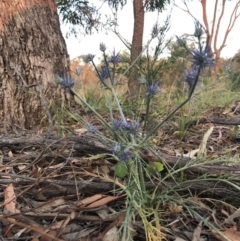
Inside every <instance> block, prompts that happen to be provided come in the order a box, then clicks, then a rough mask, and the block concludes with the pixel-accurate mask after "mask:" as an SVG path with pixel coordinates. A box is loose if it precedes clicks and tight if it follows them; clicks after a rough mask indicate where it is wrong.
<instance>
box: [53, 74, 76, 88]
mask: <svg viewBox="0 0 240 241" xmlns="http://www.w3.org/2000/svg"><path fill="white" fill-rule="evenodd" d="M55 81H56V82H57V83H58V84H60V85H62V87H64V88H72V87H73V86H74V85H75V81H74V80H73V79H71V78H70V77H67V76H63V77H60V76H56V77H55Z"/></svg>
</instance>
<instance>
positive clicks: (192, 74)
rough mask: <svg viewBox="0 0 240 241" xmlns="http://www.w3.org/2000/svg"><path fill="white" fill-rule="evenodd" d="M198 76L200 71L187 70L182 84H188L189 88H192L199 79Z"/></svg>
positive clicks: (194, 69)
mask: <svg viewBox="0 0 240 241" xmlns="http://www.w3.org/2000/svg"><path fill="white" fill-rule="evenodd" d="M197 75H198V70H197V69H196V68H193V69H191V70H185V72H184V76H183V78H182V82H186V83H187V84H188V86H189V87H190V88H191V87H192V86H193V84H194V82H195V80H196V78H197Z"/></svg>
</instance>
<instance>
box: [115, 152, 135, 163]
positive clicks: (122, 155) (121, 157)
mask: <svg viewBox="0 0 240 241" xmlns="http://www.w3.org/2000/svg"><path fill="white" fill-rule="evenodd" d="M131 157H132V155H131V153H130V152H129V151H124V152H122V153H120V154H119V155H118V158H119V160H120V161H122V162H127V161H129V160H130V159H131Z"/></svg>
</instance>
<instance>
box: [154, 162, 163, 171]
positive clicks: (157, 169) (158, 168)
mask: <svg viewBox="0 0 240 241" xmlns="http://www.w3.org/2000/svg"><path fill="white" fill-rule="evenodd" d="M153 165H154V166H155V168H156V171H157V172H161V171H162V170H163V169H164V166H163V164H162V163H161V162H153Z"/></svg>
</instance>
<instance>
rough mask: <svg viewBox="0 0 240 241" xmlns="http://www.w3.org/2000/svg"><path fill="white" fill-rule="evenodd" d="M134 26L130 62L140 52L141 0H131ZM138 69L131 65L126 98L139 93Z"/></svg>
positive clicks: (133, 97) (142, 11)
mask: <svg viewBox="0 0 240 241" xmlns="http://www.w3.org/2000/svg"><path fill="white" fill-rule="evenodd" d="M133 13H134V27H133V38H132V49H131V63H133V62H134V61H135V59H136V58H137V57H138V55H139V54H140V53H141V52H142V44H143V30H144V13H145V12H144V5H143V0H133ZM137 74H138V70H137V68H136V66H133V67H132V69H131V71H130V78H129V82H128V89H129V95H128V96H129V97H128V99H136V97H137V96H138V95H139V91H140V84H139V82H138V81H137V77H138V76H137Z"/></svg>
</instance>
